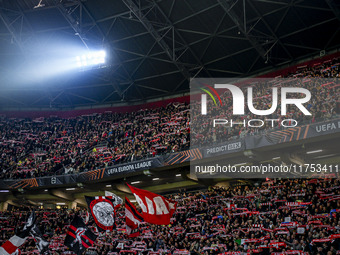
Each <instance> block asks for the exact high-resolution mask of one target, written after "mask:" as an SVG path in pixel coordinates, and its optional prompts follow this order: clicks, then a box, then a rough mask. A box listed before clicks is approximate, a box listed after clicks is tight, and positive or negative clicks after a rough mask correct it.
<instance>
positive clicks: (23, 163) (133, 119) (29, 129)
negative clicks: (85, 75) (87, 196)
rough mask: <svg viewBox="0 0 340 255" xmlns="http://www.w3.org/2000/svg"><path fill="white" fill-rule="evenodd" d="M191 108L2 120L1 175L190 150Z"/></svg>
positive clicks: (77, 168)
mask: <svg viewBox="0 0 340 255" xmlns="http://www.w3.org/2000/svg"><path fill="white" fill-rule="evenodd" d="M188 108H189V106H188V105H186V104H180V103H174V104H169V105H168V106H167V107H166V108H157V109H150V110H148V109H143V110H140V111H138V112H132V113H128V114H127V113H126V114H118V113H111V112H107V113H104V114H95V115H92V116H79V117H76V118H69V119H60V118H57V117H51V118H47V119H44V118H37V119H34V120H29V119H6V118H3V119H2V120H1V123H0V137H1V141H0V154H1V159H0V168H1V169H2V172H1V173H0V179H9V178H12V179H15V178H23V179H25V178H31V177H43V176H47V175H53V174H63V173H79V172H83V171H89V170H94V169H98V168H103V167H107V166H111V165H114V164H119V163H124V162H130V161H132V160H139V159H142V158H146V157H153V156H156V155H159V154H162V153H167V152H176V151H179V150H186V149H188V148H189V146H190V142H189V132H190V130H189V122H188V119H189V109H188Z"/></svg>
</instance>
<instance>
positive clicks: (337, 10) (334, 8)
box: [325, 0, 340, 21]
mask: <svg viewBox="0 0 340 255" xmlns="http://www.w3.org/2000/svg"><path fill="white" fill-rule="evenodd" d="M325 1H326V3H327V4H328V5H329V7H330V8H331V10H332V12H333V13H334V15H335V16H336V17H337V18H338V20H339V21H340V7H339V2H338V4H336V1H335V0H325Z"/></svg>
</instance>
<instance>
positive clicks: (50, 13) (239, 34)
mask: <svg viewBox="0 0 340 255" xmlns="http://www.w3.org/2000/svg"><path fill="white" fill-rule="evenodd" d="M339 30H340V6H339V5H336V1H334V0H308V1H307V0H280V1H279V0H209V1H206V0H172V1H170V0H100V1H99V0H87V1H85V0H77V1H76V0H74V1H73V0H11V1H4V0H0V55H1V56H0V98H1V100H0V108H2V109H7V108H40V107H53V108H55V107H57V108H74V107H77V106H90V105H92V106H93V105H110V104H118V103H119V104H121V103H122V102H123V101H124V102H125V103H127V104H129V103H130V104H131V103H133V102H145V101H147V100H149V99H151V98H162V97H171V96H174V95H179V94H183V93H185V92H188V90H189V80H190V78H192V77H242V76H250V75H256V74H258V73H260V72H264V71H269V70H273V69H275V68H278V67H280V66H283V65H289V64H293V63H296V62H297V61H298V60H300V59H304V58H307V57H310V56H316V55H319V54H320V51H322V50H325V51H326V54H327V52H330V51H331V50H334V49H337V48H338V47H339V46H340V36H339V34H340V33H339ZM102 49H104V50H106V52H107V55H108V59H107V61H106V64H105V65H104V66H101V67H100V68H92V69H91V70H86V71H80V70H78V69H70V70H67V68H66V67H67V66H69V65H70V63H71V62H72V61H73V60H74V59H75V57H76V56H77V54H78V52H86V50H91V51H95V50H102ZM52 60H53V61H52ZM51 61H52V62H53V63H54V64H55V65H52V64H51ZM46 70H47V71H46Z"/></svg>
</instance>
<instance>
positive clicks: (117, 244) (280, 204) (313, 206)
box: [0, 176, 340, 255]
mask: <svg viewBox="0 0 340 255" xmlns="http://www.w3.org/2000/svg"><path fill="white" fill-rule="evenodd" d="M329 177H334V176H329ZM339 186H340V181H339V179H335V178H324V179H321V178H318V179H308V180H306V179H304V180H302V179H295V180H279V181H267V182H264V183H262V184H261V185H259V186H258V187H256V186H238V187H235V188H224V187H210V188H209V189H208V190H205V191H203V190H202V191H197V192H195V193H188V192H186V191H185V190H184V191H180V193H178V194H172V195H168V196H167V197H168V198H169V199H173V200H176V201H177V202H178V205H177V209H176V211H175V213H174V215H173V218H172V219H171V224H170V225H168V226H164V225H163V226H157V225H150V224H148V223H145V224H142V225H140V233H141V234H140V236H139V237H135V238H128V237H127V236H126V234H125V217H124V206H121V207H120V209H119V210H118V211H117V213H116V224H117V227H116V230H114V231H113V232H106V233H105V232H103V233H98V232H96V229H95V224H94V221H93V220H90V222H89V226H90V228H91V229H92V230H93V231H94V232H95V233H96V234H98V238H97V240H96V242H95V244H94V245H93V247H91V248H89V249H88V251H87V253H85V254H98V255H106V254H109V255H110V254H111V255H114V254H128V255H130V254H190V255H199V254H204V255H209V254H224V253H225V254H259V255H262V254H265V255H266V254H315V255H333V254H339V252H338V251H340V209H338V208H340V189H339ZM75 213H79V214H80V215H84V211H81V210H77V211H74V210H45V211H44V210H40V211H36V214H37V215H38V220H37V222H39V223H38V226H39V227H40V229H41V231H42V233H43V234H44V236H45V237H46V239H47V240H48V241H50V242H51V243H50V246H49V252H48V253H47V254H54V255H57V254H59V255H60V254H72V253H71V252H70V251H67V248H66V247H65V246H64V245H63V241H64V238H65V235H66V232H67V229H68V225H69V224H70V222H71V221H72V219H73V215H74V214H75ZM28 214H29V212H28V211H27V210H26V211H25V210H24V209H23V208H21V209H16V210H14V211H11V212H9V211H5V212H1V213H0V239H1V240H0V245H2V244H3V243H4V242H5V241H6V240H8V239H9V238H10V237H11V236H12V235H13V234H14V233H15V230H16V229H19V228H20V226H21V225H22V224H23V222H24V221H25V220H26V219H27V215H28ZM20 249H21V251H22V254H35V252H37V250H36V248H35V243H34V240H32V239H29V240H27V241H26V242H25V244H24V245H23V246H22V247H21V248H20Z"/></svg>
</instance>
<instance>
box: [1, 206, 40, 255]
mask: <svg viewBox="0 0 340 255" xmlns="http://www.w3.org/2000/svg"><path fill="white" fill-rule="evenodd" d="M35 220H36V216H35V212H34V211H33V212H32V213H31V215H30V216H29V217H28V220H27V222H26V224H25V226H24V228H23V230H22V231H20V232H19V233H18V234H17V235H14V236H12V237H11V238H10V239H9V240H8V241H7V242H6V243H4V244H3V245H2V246H1V247H0V254H1V255H10V254H19V253H21V252H20V250H19V249H18V248H19V247H20V246H21V245H23V244H24V242H25V241H26V239H27V237H28V236H29V234H30V231H31V229H32V227H33V225H34V223H35Z"/></svg>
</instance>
